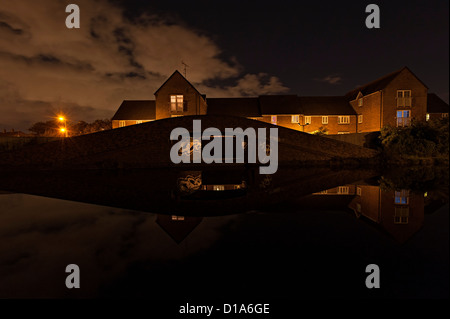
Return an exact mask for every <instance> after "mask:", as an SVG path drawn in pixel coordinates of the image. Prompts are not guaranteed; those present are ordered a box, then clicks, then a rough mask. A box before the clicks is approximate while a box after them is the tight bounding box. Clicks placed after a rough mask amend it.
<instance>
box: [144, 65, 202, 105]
mask: <svg viewBox="0 0 450 319" xmlns="http://www.w3.org/2000/svg"><path fill="white" fill-rule="evenodd" d="M177 73H178V74H179V75H180V76H181V77H182V78H183V79H184V80H185V81H186V82H187V83H188V84H189V85H190V86H191V87H192V88H193V89H194V90H195V91H196V92H197V93H198V94H199V95H200V96H201V97H202V98H204V97H203V96H204V94H201V93H200V92H199V91H198V90H197V88H196V87H195V86H194V85H193V84H192V83H191V82H189V81H188V79H186V78H185V77H184V76H183V74H181V73H180V71H178V70H175V72H173V73H172V75H171V76H169V78H168V79H167V80H165V81H164V83H163V84H162V85H161V86H160V87H159V88H158V89H157V90H156V91H155V93H153V94H154V95H156V93H158V91H159V90H161V88H162V87H163V86H164V85H165V84H166V83H167V82H168V81H169V80H170V79H171V78H172V77H173V76H174V75H175V74H177Z"/></svg>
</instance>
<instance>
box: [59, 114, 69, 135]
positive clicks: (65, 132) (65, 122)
mask: <svg viewBox="0 0 450 319" xmlns="http://www.w3.org/2000/svg"><path fill="white" fill-rule="evenodd" d="M58 120H59V121H60V122H64V127H61V128H60V129H59V130H60V132H61V133H63V134H64V137H67V120H66V118H65V117H64V116H62V115H60V116H59V117H58Z"/></svg>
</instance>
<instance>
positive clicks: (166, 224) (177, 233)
mask: <svg viewBox="0 0 450 319" xmlns="http://www.w3.org/2000/svg"><path fill="white" fill-rule="evenodd" d="M202 219H203V217H190V216H178V215H161V214H158V216H157V217H156V223H157V224H158V225H159V226H160V227H161V228H162V229H163V230H164V231H165V232H166V233H167V234H168V235H169V236H170V237H171V238H172V239H173V240H174V241H175V242H176V243H177V244H179V243H181V242H182V241H183V240H184V239H185V238H186V237H187V236H188V235H189V234H190V233H191V232H192V231H193V230H194V229H195V228H196V227H197V226H198V225H199V224H200V223H201V221H202Z"/></svg>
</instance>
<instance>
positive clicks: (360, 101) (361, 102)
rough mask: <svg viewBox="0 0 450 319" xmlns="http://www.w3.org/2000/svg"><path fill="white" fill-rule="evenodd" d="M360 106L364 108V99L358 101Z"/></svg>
mask: <svg viewBox="0 0 450 319" xmlns="http://www.w3.org/2000/svg"><path fill="white" fill-rule="evenodd" d="M358 106H363V99H362V98H359V99H358Z"/></svg>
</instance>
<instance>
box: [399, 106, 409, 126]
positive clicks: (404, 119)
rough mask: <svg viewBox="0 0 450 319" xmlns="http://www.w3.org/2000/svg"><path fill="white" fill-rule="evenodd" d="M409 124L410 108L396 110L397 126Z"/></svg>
mask: <svg viewBox="0 0 450 319" xmlns="http://www.w3.org/2000/svg"><path fill="white" fill-rule="evenodd" d="M409 125H411V111H410V110H401V111H397V126H398V127H403V126H409Z"/></svg>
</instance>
